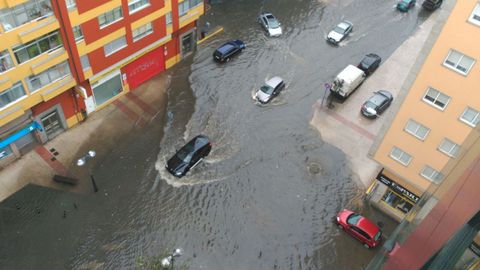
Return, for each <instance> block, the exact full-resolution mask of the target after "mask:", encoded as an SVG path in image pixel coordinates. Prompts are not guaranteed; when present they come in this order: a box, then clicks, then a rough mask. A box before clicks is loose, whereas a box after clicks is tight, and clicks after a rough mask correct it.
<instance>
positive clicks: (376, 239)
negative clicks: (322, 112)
mask: <svg viewBox="0 0 480 270" xmlns="http://www.w3.org/2000/svg"><path fill="white" fill-rule="evenodd" d="M380 237H382V232H381V231H378V232H377V234H375V237H374V238H373V239H374V240H375V241H378V240H380Z"/></svg>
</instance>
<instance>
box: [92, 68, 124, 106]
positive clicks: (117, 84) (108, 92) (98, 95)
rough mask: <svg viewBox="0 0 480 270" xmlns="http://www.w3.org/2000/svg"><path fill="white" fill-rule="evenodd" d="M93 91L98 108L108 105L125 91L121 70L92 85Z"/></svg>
mask: <svg viewBox="0 0 480 270" xmlns="http://www.w3.org/2000/svg"><path fill="white" fill-rule="evenodd" d="M92 89H93V97H94V99H95V105H96V107H97V108H98V107H99V106H101V105H103V104H106V103H107V101H109V100H111V99H113V98H114V97H116V96H117V95H119V94H120V93H121V92H122V91H123V84H122V76H121V74H120V70H117V71H115V72H112V73H111V74H109V75H108V76H106V77H104V78H102V79H100V80H98V81H96V82H95V83H92Z"/></svg>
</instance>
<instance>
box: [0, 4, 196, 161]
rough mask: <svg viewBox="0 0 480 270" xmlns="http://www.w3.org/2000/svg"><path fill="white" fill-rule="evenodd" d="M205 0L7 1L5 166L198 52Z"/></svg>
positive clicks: (0, 63)
mask: <svg viewBox="0 0 480 270" xmlns="http://www.w3.org/2000/svg"><path fill="white" fill-rule="evenodd" d="M203 13H204V3H203V0H183V1H182V0H159V1H154V0H98V1H78V2H75V0H51V1H50V0H0V167H1V166H5V165H6V164H8V163H10V162H12V161H13V160H15V159H17V158H18V157H20V156H21V155H22V154H24V153H25V152H27V151H29V150H31V149H32V147H34V146H35V145H36V144H38V143H45V142H46V141H48V140H51V139H52V138H54V137H55V136H57V135H58V134H60V133H61V132H63V131H64V130H66V129H68V128H70V127H72V126H74V125H76V124H77V123H79V122H81V121H82V120H84V119H85V118H86V117H87V115H88V114H90V113H92V112H95V111H96V110H99V109H102V108H103V107H105V106H106V105H107V104H109V103H111V102H112V101H114V100H115V99H116V98H118V97H120V96H122V95H123V94H125V93H127V92H128V91H132V90H133V89H135V88H136V87H137V86H138V85H140V84H141V83H142V82H144V81H146V80H148V79H149V78H151V77H152V76H154V75H156V74H158V73H160V72H162V71H164V70H165V69H168V68H170V67H172V66H173V65H174V64H175V63H177V62H179V61H180V60H181V59H182V58H184V57H185V56H187V55H189V54H190V53H191V52H192V51H193V50H194V49H195V46H196V23H197V20H198V19H199V17H200V16H201V15H202V14H203Z"/></svg>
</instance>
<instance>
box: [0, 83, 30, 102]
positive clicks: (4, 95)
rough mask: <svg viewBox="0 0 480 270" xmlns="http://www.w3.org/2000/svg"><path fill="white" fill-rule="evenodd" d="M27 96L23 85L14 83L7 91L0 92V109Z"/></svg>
mask: <svg viewBox="0 0 480 270" xmlns="http://www.w3.org/2000/svg"><path fill="white" fill-rule="evenodd" d="M25 95H27V94H26V93H25V89H24V88H23V84H22V83H21V82H16V83H15V84H14V85H13V86H12V87H10V88H9V89H7V90H5V91H2V92H0V108H4V107H6V106H7V105H8V104H10V103H12V102H15V101H16V100H18V99H20V98H22V97H24V96H25Z"/></svg>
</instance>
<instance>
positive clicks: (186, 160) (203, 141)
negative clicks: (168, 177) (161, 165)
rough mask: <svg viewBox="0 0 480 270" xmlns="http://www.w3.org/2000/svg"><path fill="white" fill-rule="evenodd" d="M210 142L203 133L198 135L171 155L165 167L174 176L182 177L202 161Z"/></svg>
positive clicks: (208, 151)
mask: <svg viewBox="0 0 480 270" xmlns="http://www.w3.org/2000/svg"><path fill="white" fill-rule="evenodd" d="M211 150H212V144H211V142H210V139H209V138H208V137H207V136H205V135H198V136H196V137H195V138H193V139H192V140H191V141H189V142H188V143H187V144H185V145H184V146H183V147H182V148H180V150H178V151H177V153H175V155H174V156H173V157H171V158H170V159H169V160H168V161H167V164H166V165H165V168H166V169H167V170H168V171H169V172H170V173H171V174H172V175H173V176H175V177H179V178H180V177H182V176H184V175H185V174H187V172H188V171H190V170H191V169H192V168H193V167H195V166H196V165H197V164H198V163H199V162H200V161H202V160H203V159H204V158H205V157H206V156H208V154H210V151H211Z"/></svg>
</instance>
